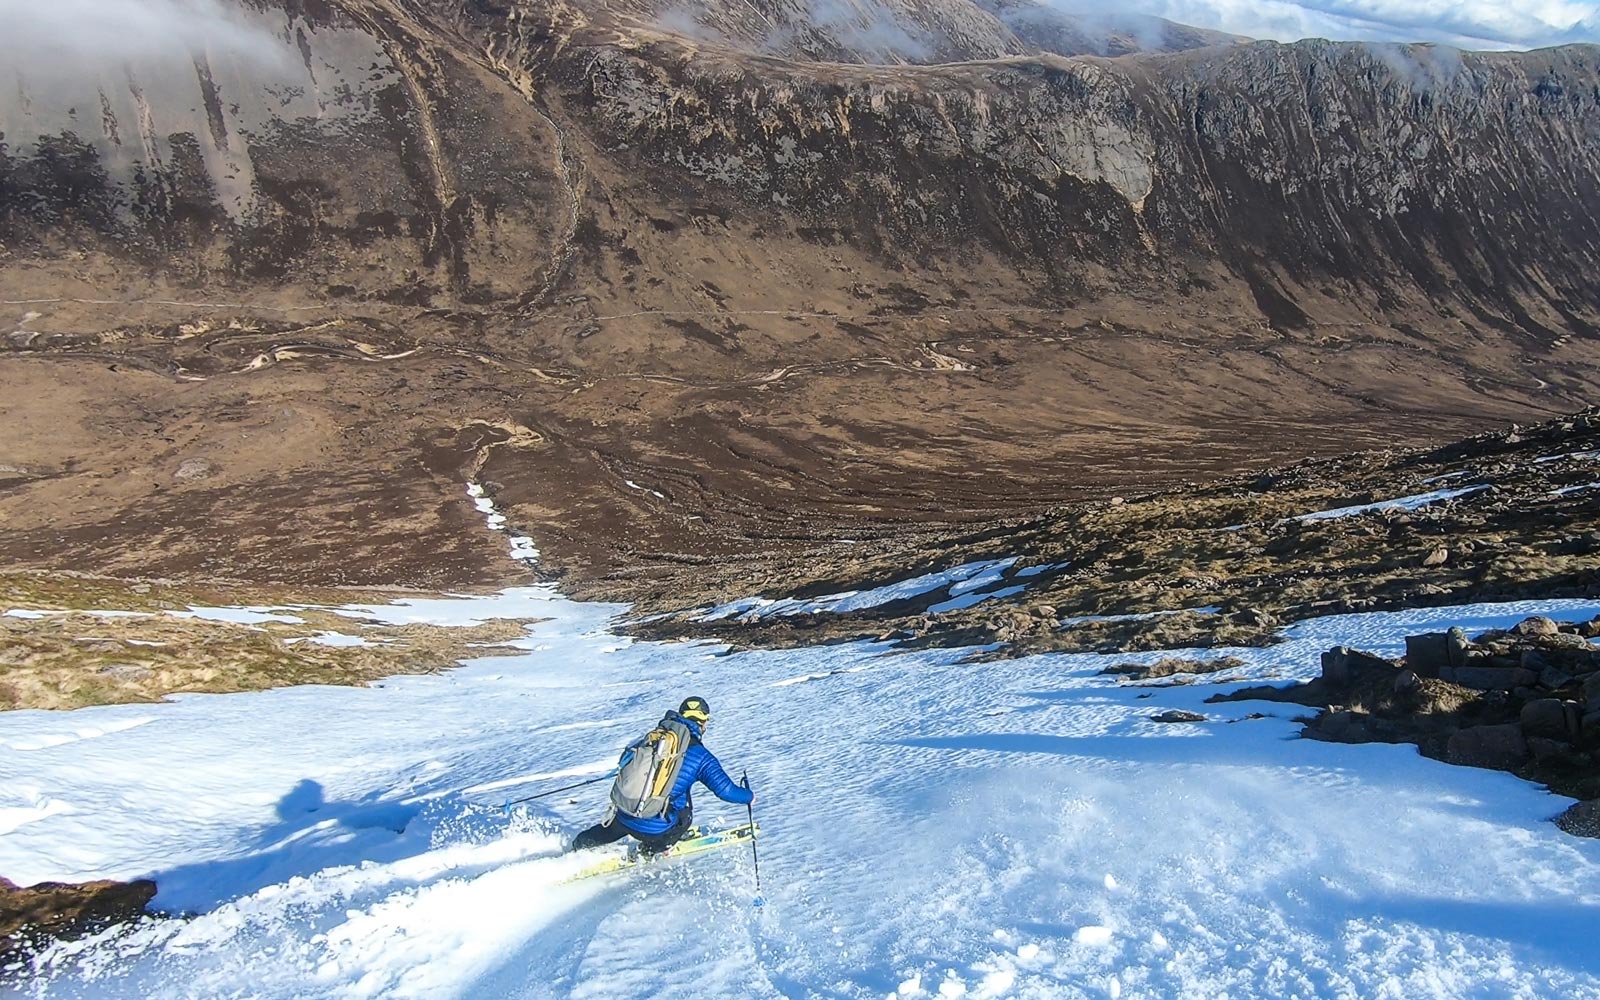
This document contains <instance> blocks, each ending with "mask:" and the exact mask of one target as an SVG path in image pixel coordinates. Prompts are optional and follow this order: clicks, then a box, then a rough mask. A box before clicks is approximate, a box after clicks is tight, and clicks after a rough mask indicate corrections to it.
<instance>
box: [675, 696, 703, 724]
mask: <svg viewBox="0 0 1600 1000" xmlns="http://www.w3.org/2000/svg"><path fill="white" fill-rule="evenodd" d="M678 714H679V715H680V716H682V717H683V718H685V719H688V720H689V721H691V722H710V721H711V706H710V705H708V704H706V700H705V699H704V698H694V697H690V698H685V699H683V704H682V705H679V706H678Z"/></svg>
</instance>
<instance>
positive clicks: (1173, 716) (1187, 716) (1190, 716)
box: [1150, 708, 1206, 722]
mask: <svg viewBox="0 0 1600 1000" xmlns="http://www.w3.org/2000/svg"><path fill="white" fill-rule="evenodd" d="M1150 721H1151V722H1204V721H1206V717H1205V716H1203V715H1201V714H1199V713H1198V712H1186V711H1184V710H1183V709H1181V708H1174V709H1169V710H1168V711H1165V712H1162V713H1160V714H1159V715H1152V716H1150Z"/></svg>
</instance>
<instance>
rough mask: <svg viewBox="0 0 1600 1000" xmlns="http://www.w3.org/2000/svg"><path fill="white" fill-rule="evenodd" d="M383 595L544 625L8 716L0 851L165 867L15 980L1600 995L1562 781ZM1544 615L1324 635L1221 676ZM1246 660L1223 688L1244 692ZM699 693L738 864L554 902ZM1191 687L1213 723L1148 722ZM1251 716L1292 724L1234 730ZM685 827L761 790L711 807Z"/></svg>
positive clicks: (981, 674)
mask: <svg viewBox="0 0 1600 1000" xmlns="http://www.w3.org/2000/svg"><path fill="white" fill-rule="evenodd" d="M381 610H382V611H383V613H385V614H386V615H389V616H392V617H393V618H396V619H407V620H416V619H419V618H421V619H426V620H436V621H452V620H453V621H460V620H465V619H476V620H481V619H482V618H484V617H493V616H495V615H507V616H510V615H537V616H539V617H543V618H544V619H545V620H543V621H540V622H539V623H538V624H536V625H534V626H531V627H530V634H529V637H528V638H527V639H526V640H525V641H524V642H523V645H524V647H525V648H526V652H525V653H524V654H523V655H520V656H514V657H498V658H492V659H483V660H476V661H472V662H469V663H468V664H467V665H465V666H463V667H462V668H461V669H459V670H456V671H454V672H451V673H449V674H446V675H442V676H422V677H399V678H394V679H392V680H387V681H384V682H382V683H380V684H376V685H373V686H371V687H367V688H338V687H300V688H291V689H285V690H278V691H270V692H264V693H254V694H235V695H193V696H185V697H180V698H178V699H176V700H175V701H173V702H172V703H168V704H161V705H138V706H123V707H106V708H96V709H85V710H81V711H77V712H71V713H46V712H12V713H7V714H4V715H0V817H4V820H5V822H4V824H3V826H0V829H3V830H4V832H3V833H0V874H4V875H6V876H8V877H10V878H12V879H13V880H15V881H18V882H22V883H27V882H31V881H35V880H39V879H46V878H52V879H69V880H79V879H86V878H93V877H113V878H127V877H132V876H141V875H144V876H150V877H153V878H155V879H156V880H157V881H158V883H159V884H160V886H161V893H160V895H159V896H158V898H157V903H158V904H159V905H161V906H163V907H165V908H167V909H169V910H171V911H174V912H186V913H191V914H194V916H192V917H190V918H187V919H152V920H150V921H147V922H145V923H142V924H140V925H138V926H136V927H131V928H121V929H118V930H115V931H112V932H108V933H106V934H103V935H101V936H100V937H98V938H96V939H92V940H90V941H87V942H82V943H79V944H74V945H63V946H58V947H56V948H55V949H54V950H52V951H51V952H50V953H48V954H47V955H46V956H45V959H44V960H43V961H42V962H41V963H40V964H39V965H38V966H37V967H35V968H29V969H20V970H12V971H11V972H10V973H9V976H10V977H11V983H10V986H9V990H10V994H11V995H21V996H39V997H89V998H97V997H337V998H346V997H473V998H479V997H500V996H504V997H527V998H546V997H570V998H590V997H592V998H626V997H640V998H643V997H656V996H660V995H665V994H667V993H668V992H670V993H672V994H674V995H682V996H688V997H740V998H743V997H765V998H795V1000H798V998H811V997H816V998H857V997H863V998H865V997H873V998H881V997H908V998H910V997H945V998H955V997H973V998H978V997H1001V996H1006V997H1019V998H1034V997H1052V998H1054V997H1113V998H1131V997H1152V998H1153V997H1230V998H1248V997H1261V998H1274V1000H1278V998H1289V997H1352V998H1354V997H1362V998H1368V997H1390V998H1407V1000H1411V998H1445V997H1450V998H1455V997H1507V998H1510V997H1518V998H1521V997H1552V998H1553V997H1562V998H1600V954H1597V953H1596V952H1595V950H1594V947H1593V940H1592V939H1593V934H1594V929H1595V928H1596V927H1600V842H1595V841H1584V840H1578V839H1575V838H1571V837H1568V836H1566V835H1564V834H1562V833H1560V832H1559V831H1557V830H1556V829H1555V827H1554V826H1552V825H1551V824H1549V823H1548V822H1546V820H1547V819H1548V818H1549V817H1551V816H1553V815H1554V814H1555V813H1557V812H1559V811H1560V810H1561V809H1562V808H1564V807H1565V806H1566V805H1567V801H1566V800H1563V799H1560V798H1558V797H1556V796H1552V795H1550V794H1548V793H1545V792H1542V791H1540V790H1539V789H1537V788H1535V787H1533V786H1531V785H1529V784H1527V783H1525V782H1522V781H1519V780H1518V779H1516V778H1514V777H1511V776H1509V775H1506V774H1501V773H1496V772H1489V771H1480V770H1473V769H1467V768H1457V767H1450V766H1447V765H1444V764H1441V763H1438V762H1435V761H1430V760H1427V759H1425V758H1422V757H1420V756H1418V755H1417V754H1416V752H1415V751H1414V750H1413V749H1412V748H1410V747H1404V746H1358V747H1344V746H1334V745H1328V744H1322V743H1315V742H1311V741H1304V740H1299V739H1297V738H1296V737H1295V733H1296V732H1297V730H1298V726H1297V725H1296V724H1295V723H1294V722H1293V721H1292V720H1291V716H1292V715H1294V714H1295V713H1296V712H1298V711H1301V710H1300V709H1298V708H1296V707H1295V706H1284V705H1275V704H1263V703H1233V704H1227V705H1206V704H1204V699H1205V697H1206V696H1207V695H1209V694H1212V693H1214V692H1215V691H1217V690H1218V689H1219V686H1218V685H1211V684H1196V685H1193V686H1158V685H1157V684H1155V683H1152V684H1149V685H1144V686H1140V685H1133V686H1119V685H1118V684H1117V683H1115V679H1114V678H1107V677H1100V676H1098V675H1097V674H1098V671H1099V670H1100V669H1102V668H1103V667H1105V666H1107V665H1109V664H1112V663H1120V662H1128V661H1133V660H1138V659H1141V658H1146V657H1158V656H1161V655H1171V654H1170V653H1150V654H1135V655H1129V656H1120V657H1105V656H1098V655H1093V654H1086V655H1052V656H1042V657H1036V658H1031V659H1025V660H1016V661H1008V662H1003V663H971V664H968V663H963V662H961V660H962V656H963V654H962V653H961V652H960V651H932V652H926V651H925V652H896V651H894V650H892V649H891V648H889V647H888V646H886V645H878V644H870V643H858V644H853V645H835V646H823V647H818V648H812V649H799V650H784V651H753V652H742V653H734V654H728V653H727V652H726V651H725V650H724V649H722V648H720V647H715V646H708V645H704V644H696V643H689V642H678V643H666V644H653V643H635V642H630V641H629V640H627V639H625V638H620V637H618V636H617V635H615V634H613V633H612V632H610V631H609V630H608V623H609V622H610V621H612V620H613V619H614V618H616V617H617V616H620V615H621V614H623V613H624V612H625V611H626V610H627V609H626V608H624V607H621V606H615V605H611V606H608V605H595V604H579V603H575V602H572V601H568V600H565V599H564V598H562V597H561V596H560V595H558V594H556V593H555V592H554V591H551V590H548V589H542V588H534V589H527V590H519V591H510V592H507V593H505V594H502V595H499V596H498V597H496V598H491V599H483V600H460V601H447V600H441V601H415V602H407V603H406V604H404V605H398V606H396V607H394V608H391V609H381ZM1535 612H1539V613H1548V614H1552V615H1553V616H1554V617H1558V618H1565V619H1578V618H1588V617H1591V616H1592V615H1594V614H1595V613H1597V612H1600V603H1596V602H1574V601H1565V602H1563V601H1555V602H1545V603H1522V604H1514V605H1502V606H1480V607H1471V608H1455V609H1438V608H1436V609H1428V610H1425V611H1411V612H1404V613H1400V614H1389V615H1380V614H1370V615H1352V616H1342V617H1336V618H1327V619H1321V620H1316V621H1310V622H1303V623H1300V624H1299V625H1296V626H1294V627H1292V628H1290V629H1288V630H1286V633H1285V634H1286V637H1287V641H1286V642H1284V643H1282V644H1280V645H1278V646H1276V647H1273V648H1271V649H1265V650H1254V649H1249V650H1209V651H1196V652H1195V653H1194V654H1193V655H1195V656H1201V657H1204V656H1223V655H1230V654H1231V655H1234V656H1237V657H1240V658H1241V659H1243V660H1244V661H1245V662H1246V666H1245V667H1244V668H1241V669H1240V670H1239V671H1237V672H1232V673H1229V674H1228V675H1227V677H1228V678H1230V679H1231V678H1237V679H1238V680H1240V681H1242V680H1245V679H1252V680H1258V679H1260V678H1263V677H1273V678H1280V679H1285V680H1286V679H1290V678H1297V677H1309V676H1312V675H1313V674H1314V673H1315V671H1316V664H1317V657H1318V654H1319V653H1320V652H1321V651H1322V650H1324V649H1326V648H1327V647H1328V646H1330V645H1332V644H1335V643H1348V644H1351V645H1354V646H1358V647H1362V648H1366V649H1370V650H1374V651H1377V652H1383V653H1391V654H1392V653H1396V652H1398V651H1399V650H1400V648H1401V643H1402V637H1403V636H1404V635H1405V634H1407V633H1408V632H1415V631H1420V630H1424V629H1431V628H1441V627H1444V626H1446V625H1450V624H1464V625H1467V626H1468V627H1469V629H1470V628H1472V627H1486V626H1488V625H1490V624H1497V623H1505V624H1509V623H1512V622H1515V621H1518V620H1520V619H1521V618H1522V617H1524V616H1526V615H1528V614H1532V613H1535ZM1231 686H1232V683H1231V682H1230V683H1227V684H1223V685H1221V687H1222V688H1227V687H1231ZM688 694H698V695H702V696H704V697H706V698H707V699H708V700H709V701H710V703H711V705H712V708H713V712H714V718H713V722H712V724H711V727H710V731H709V733H708V743H709V745H710V746H711V747H712V748H713V749H714V750H715V751H717V752H718V753H719V755H720V756H721V757H722V760H723V762H724V763H725V764H726V765H727V767H728V769H729V770H730V772H732V773H733V774H735V775H736V776H737V775H738V774H739V773H740V772H741V771H742V770H743V769H744V768H746V767H748V768H749V771H750V775H751V779H752V782H753V784H754V786H755V787H756V789H757V792H758V799H757V802H756V814H757V816H758V818H759V819H760V820H761V823H762V828H763V837H762V839H761V841H760V850H761V855H760V869H761V878H762V891H763V895H764V899H765V905H764V906H761V907H756V906H753V905H752V897H753V895H754V889H753V885H752V878H753V872H752V869H751V864H750V857H749V855H748V854H747V853H743V852H738V851H729V852H723V853H718V854H712V855H708V856H704V857H701V858H698V859H694V860H692V861H683V862H679V863H675V864H674V863H668V864H664V865H662V866H660V867H659V868H656V869H653V870H646V871H643V872H640V873H635V874H632V875H628V876H623V877H614V878H610V879H596V880H590V881H585V882H580V883H572V884H563V883H562V880H563V879H564V878H565V877H566V876H567V875H569V874H570V873H571V872H573V871H574V870H576V868H577V867H580V866H582V865H584V864H587V863H588V862H589V861H590V860H592V857H583V856H579V857H562V856H560V855H559V853H558V852H559V850H560V846H561V843H562V840H563V838H564V837H566V836H569V835H570V834H571V833H572V832H575V831H576V830H577V829H579V828H580V827H581V826H583V825H586V824H588V823H590V822H592V821H594V820H595V819H596V818H598V817H599V816H600V815H601V812H602V804H603V802H604V797H605V796H604V788H605V784H604V782H601V783H599V784H596V785H594V786H592V787H590V788H586V789H581V790H579V791H576V792H573V793H570V794H563V795H559V796H556V797H554V798H548V799H544V800H539V801H535V802H531V803H528V804H526V805H525V806H519V807H516V809H515V810H514V813H515V814H514V815H509V816H508V814H507V812H506V810H504V809H503V808H502V804H503V803H504V802H505V800H506V798H507V797H508V796H512V797H515V796H520V795H528V794H532V793H534V792H537V791H539V790H541V789H548V788H555V787H559V786H561V785H563V784H571V783H573V782H575V781H579V780H582V779H583V778H584V777H585V776H591V775H599V774H602V773H603V772H605V771H606V770H607V769H608V768H609V767H610V766H611V764H612V763H613V761H614V759H615V755H616V752H617V750H618V748H619V747H620V746H621V745H622V744H623V743H625V742H626V741H627V740H628V739H629V738H631V737H632V736H634V735H636V733H637V732H638V731H640V730H642V729H643V728H645V727H647V726H648V725H649V724H650V723H652V722H653V721H654V720H655V719H656V718H657V717H658V716H659V714H660V712H661V711H662V710H663V709H664V708H668V707H673V706H675V705H676V703H677V702H678V700H679V699H681V698H682V697H684V696H685V695H688ZM1168 708H1185V709H1191V710H1195V711H1200V712H1203V713H1205V714H1207V715H1208V716H1210V717H1211V721H1209V722H1206V723H1202V724H1198V725H1162V724H1158V723H1155V722H1152V721H1150V719H1149V717H1150V716H1151V715H1153V714H1155V713H1157V712H1159V711H1162V710H1164V709H1168ZM1253 712H1261V713H1265V717H1264V718H1257V719H1250V718H1247V716H1249V715H1250V714H1252V713H1253ZM696 806H697V810H698V816H699V817H700V818H702V819H703V820H706V821H727V822H730V823H731V822H734V821H737V820H739V819H742V817H743V815H744V810H743V809H742V808H737V807H733V806H729V805H725V804H722V803H719V802H717V801H716V800H715V799H714V798H713V797H711V796H710V795H709V794H706V793H704V792H702V793H701V794H699V795H697V796H696Z"/></svg>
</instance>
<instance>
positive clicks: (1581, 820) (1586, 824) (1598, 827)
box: [1556, 799, 1600, 837]
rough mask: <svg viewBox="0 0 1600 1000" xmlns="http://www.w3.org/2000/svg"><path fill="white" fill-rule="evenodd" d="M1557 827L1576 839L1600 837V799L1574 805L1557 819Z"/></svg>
mask: <svg viewBox="0 0 1600 1000" xmlns="http://www.w3.org/2000/svg"><path fill="white" fill-rule="evenodd" d="M1556 826H1559V827H1560V828H1561V829H1563V830H1565V831H1567V832H1568V833H1570V834H1572V835H1573V836H1575V837H1600V799H1590V800H1589V801H1588V802H1575V803H1573V804H1572V806H1571V807H1569V808H1568V809H1567V811H1566V812H1564V813H1562V814H1561V815H1560V816H1557V817H1556Z"/></svg>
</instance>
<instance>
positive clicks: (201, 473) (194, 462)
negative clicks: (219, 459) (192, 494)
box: [172, 458, 221, 483]
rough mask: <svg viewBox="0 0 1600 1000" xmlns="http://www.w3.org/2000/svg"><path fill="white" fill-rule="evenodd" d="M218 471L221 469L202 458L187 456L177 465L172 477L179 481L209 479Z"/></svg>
mask: <svg viewBox="0 0 1600 1000" xmlns="http://www.w3.org/2000/svg"><path fill="white" fill-rule="evenodd" d="M219 471H221V470H219V469H218V468H217V467H216V465H214V464H213V463H211V462H208V461H207V460H205V459H203V458H188V459H184V461H183V462H182V463H180V464H179V465H178V471H176V472H174V473H173V474H172V478H173V479H176V480H178V481H179V482H180V483H181V482H188V481H190V480H194V479H210V478H211V477H212V476H215V475H216V474H217V473H218V472H219Z"/></svg>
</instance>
